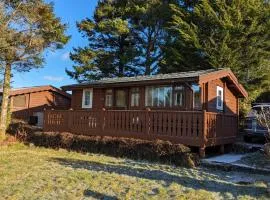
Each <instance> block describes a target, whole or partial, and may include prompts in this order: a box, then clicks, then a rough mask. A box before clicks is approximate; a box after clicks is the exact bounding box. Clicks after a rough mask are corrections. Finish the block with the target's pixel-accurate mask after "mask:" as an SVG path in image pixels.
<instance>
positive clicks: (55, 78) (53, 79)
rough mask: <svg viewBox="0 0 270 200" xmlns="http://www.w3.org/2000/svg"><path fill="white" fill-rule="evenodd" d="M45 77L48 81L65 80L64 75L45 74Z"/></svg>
mask: <svg viewBox="0 0 270 200" xmlns="http://www.w3.org/2000/svg"><path fill="white" fill-rule="evenodd" d="M43 78H44V79H45V80H47V81H53V82H62V81H63V80H64V77H62V76H44V77H43Z"/></svg>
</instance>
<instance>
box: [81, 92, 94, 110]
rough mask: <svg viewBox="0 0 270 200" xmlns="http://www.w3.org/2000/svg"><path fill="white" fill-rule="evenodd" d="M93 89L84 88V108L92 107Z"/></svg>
mask: <svg viewBox="0 0 270 200" xmlns="http://www.w3.org/2000/svg"><path fill="white" fill-rule="evenodd" d="M92 102H93V89H85V90H83V99H82V108H92Z"/></svg>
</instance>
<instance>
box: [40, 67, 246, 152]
mask: <svg viewBox="0 0 270 200" xmlns="http://www.w3.org/2000/svg"><path fill="white" fill-rule="evenodd" d="M62 89H63V90H66V91H72V97H71V109H70V110H69V111H47V112H46V114H45V123H46V126H45V127H44V128H45V131H67V132H72V133H75V134H84V135H101V136H113V137H128V138H139V139H147V140H156V139H161V140H168V141H170V142H173V143H182V144H185V145H188V146H194V147H198V148H199V151H200V154H201V156H204V154H205V148H206V147H209V146H220V148H221V149H224V145H225V144H231V143H233V142H234V141H235V139H236V136H237V132H238V115H239V99H240V98H245V97H247V92H246V90H245V89H244V88H243V86H242V85H241V84H240V83H239V82H238V80H237V78H236V77H235V75H234V74H233V73H232V71H231V70H230V69H218V70H215V69H209V70H201V71H190V72H181V73H170V74H158V75H150V76H137V77H120V78H105V79H101V80H97V81H91V82H86V83H81V84H74V85H67V86H64V87H62Z"/></svg>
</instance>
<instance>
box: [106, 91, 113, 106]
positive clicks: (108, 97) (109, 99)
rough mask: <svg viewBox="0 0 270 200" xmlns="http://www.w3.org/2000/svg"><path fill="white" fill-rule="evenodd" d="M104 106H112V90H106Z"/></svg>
mask: <svg viewBox="0 0 270 200" xmlns="http://www.w3.org/2000/svg"><path fill="white" fill-rule="evenodd" d="M105 106H106V107H112V106H113V91H112V90H106V94H105Z"/></svg>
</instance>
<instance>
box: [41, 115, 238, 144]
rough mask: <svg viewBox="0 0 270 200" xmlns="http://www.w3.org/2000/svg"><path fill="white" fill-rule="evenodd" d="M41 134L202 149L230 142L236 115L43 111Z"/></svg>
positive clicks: (233, 137) (235, 126) (233, 132)
mask: <svg viewBox="0 0 270 200" xmlns="http://www.w3.org/2000/svg"><path fill="white" fill-rule="evenodd" d="M44 131H46V132H71V133H74V134H82V135H98V136H114V137H128V138H138V139H148V140H154V139H161V140H168V141H171V142H173V143H182V144H186V145H190V146H199V147H205V146H211V145H219V144H226V143H231V142H233V140H234V139H235V137H236V134H237V116H236V115H226V114H218V113H211V112H205V111H142V110H139V111H131V110H129V111H126V110H125V111H118V110H106V111H72V110H66V111H59V110H46V111H45V114H44Z"/></svg>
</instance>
